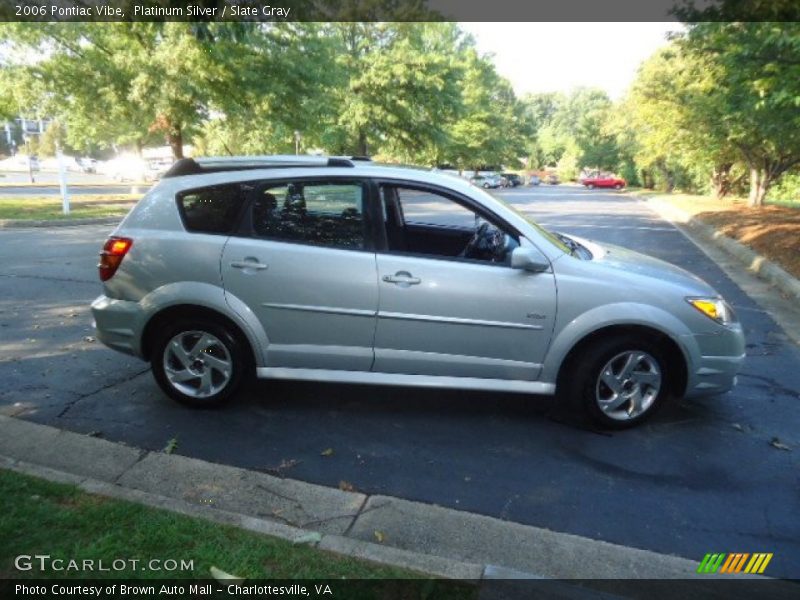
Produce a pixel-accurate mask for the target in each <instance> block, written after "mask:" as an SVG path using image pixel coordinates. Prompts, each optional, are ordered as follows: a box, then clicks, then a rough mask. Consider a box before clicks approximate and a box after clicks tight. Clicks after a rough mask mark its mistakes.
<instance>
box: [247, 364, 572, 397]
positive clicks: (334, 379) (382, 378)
mask: <svg viewBox="0 0 800 600" xmlns="http://www.w3.org/2000/svg"><path fill="white" fill-rule="evenodd" d="M256 376H257V377H258V378H259V379H301V380H303V381H320V382H327V383H364V384H373V385H407V386H412V387H427V388H454V389H463V390H488V391H495V392H516V393H521V394H542V395H547V396H552V395H553V394H555V393H556V386H555V384H554V383H545V382H542V381H522V380H517V379H481V378H478V377H441V376H434V375H405V374H400V373H373V372H370V371H336V370H330V369H293V368H286V367H258V368H257V369H256Z"/></svg>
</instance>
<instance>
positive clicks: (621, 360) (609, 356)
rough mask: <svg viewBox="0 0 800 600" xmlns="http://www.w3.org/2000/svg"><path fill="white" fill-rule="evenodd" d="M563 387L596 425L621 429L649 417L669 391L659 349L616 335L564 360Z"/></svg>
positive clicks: (666, 374) (664, 362) (666, 365)
mask: <svg viewBox="0 0 800 600" xmlns="http://www.w3.org/2000/svg"><path fill="white" fill-rule="evenodd" d="M568 368H569V370H570V371H571V373H570V377H568V378H564V379H565V383H564V384H563V385H564V388H565V389H564V390H563V391H564V392H565V393H566V394H567V395H568V397H569V398H568V399H569V400H571V401H572V404H573V406H574V405H575V404H578V405H579V408H580V409H582V410H583V412H584V414H586V415H587V416H588V417H589V418H590V419H591V420H592V421H593V422H594V423H595V424H596V425H599V426H601V427H604V428H608V429H625V428H627V427H632V426H634V425H636V424H638V423H640V422H642V421H644V420H645V419H647V418H649V417H650V416H651V415H652V414H653V413H654V412H655V411H656V410H657V409H658V408H659V406H661V404H662V403H663V401H664V399H665V398H666V397H667V396H668V395H669V385H668V381H669V379H668V378H669V376H670V372H669V367H668V362H667V360H666V358H665V355H664V352H663V351H662V349H661V348H660V347H659V346H658V345H656V344H653V343H651V342H650V341H648V340H646V339H643V338H642V339H640V338H638V337H635V336H620V337H615V338H611V339H607V340H600V341H598V342H595V343H593V344H591V345H590V346H588V347H587V348H585V349H584V350H583V351H582V352H581V353H580V354H579V355H578V356H576V357H575V358H574V360H573V361H571V364H570V365H569V367H568Z"/></svg>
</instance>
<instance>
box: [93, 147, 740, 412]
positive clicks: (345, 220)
mask: <svg viewBox="0 0 800 600" xmlns="http://www.w3.org/2000/svg"><path fill="white" fill-rule="evenodd" d="M447 219H452V220H451V221H447ZM99 276H100V279H101V280H102V283H103V294H102V295H101V296H100V297H98V298H97V299H96V300H95V301H94V302H93V303H92V314H93V316H94V320H95V323H96V328H97V337H98V339H99V340H100V341H101V342H103V343H104V344H106V345H107V346H109V347H111V348H113V349H115V350H119V351H121V352H124V353H127V354H132V355H135V356H138V357H140V358H142V359H144V360H147V361H149V362H150V364H151V368H152V371H153V374H154V376H155V380H156V381H157V382H158V385H159V386H161V389H162V390H163V391H164V392H165V393H166V394H167V395H168V396H170V397H172V398H173V399H175V400H177V401H179V402H182V403H184V404H187V405H190V406H193V407H201V408H202V407H209V406H214V405H218V404H220V403H222V402H223V401H226V400H229V399H231V398H232V397H233V396H235V394H236V392H237V391H238V390H239V389H240V387H241V386H242V384H243V382H244V381H245V380H246V379H248V378H249V377H251V376H253V375H255V376H256V377H259V378H262V379H299V380H310V381H328V382H349V383H373V384H389V385H407V386H424V387H440V388H464V389H476V390H493V391H505V392H518V393H525V394H545V395H552V394H557V395H558V400H559V402H562V403H564V406H568V407H573V408H576V409H581V410H582V411H584V412H585V414H587V415H589V416H590V417H591V418H592V419H593V420H594V421H595V422H596V423H597V424H599V425H601V426H604V427H610V428H622V427H628V426H631V425H634V424H636V423H639V422H641V421H642V420H643V419H645V418H647V417H649V416H650V415H651V414H653V412H654V411H655V410H656V408H657V407H658V406H659V405H661V404H662V403H663V402H664V401H665V400H666V399H667V398H668V397H669V396H686V397H697V396H703V395H709V394H719V393H722V392H725V391H727V390H728V389H730V388H731V387H732V386H733V385H734V384H735V382H736V377H735V376H736V373H737V371H738V369H739V366H740V365H741V363H742V361H743V359H744V354H745V346H744V344H745V342H744V336H743V333H742V326H741V325H740V324H739V322H738V320H737V318H736V315H735V314H734V312H733V310H732V309H731V307H730V306H729V305H728V304H727V303H726V302H725V300H724V299H723V298H722V297H721V296H720V295H719V293H718V292H716V291H715V290H714V289H713V288H712V287H711V286H709V285H708V284H707V283H705V282H703V281H702V280H700V279H699V278H698V277H695V276H694V275H692V274H690V273H688V272H686V271H683V270H681V269H679V268H677V267H674V266H672V265H670V264H668V263H665V262H662V261H660V260H657V259H654V258H650V257H648V256H645V255H642V254H637V253H636V252H632V251H630V250H625V249H623V248H619V247H616V246H610V245H604V244H599V243H595V242H592V241H589V240H584V239H581V238H578V237H575V236H567V235H564V234H559V233H552V232H549V231H547V230H545V229H543V228H542V227H541V226H539V225H537V224H536V223H535V222H534V221H532V220H531V219H530V218H529V217H527V216H526V215H524V214H523V213H521V212H518V211H517V210H516V209H515V208H514V207H512V206H511V205H509V204H507V203H505V202H504V201H502V200H501V199H499V198H495V197H494V196H493V195H491V194H488V193H486V192H485V191H483V190H482V189H480V188H478V187H476V186H474V185H470V184H469V182H467V181H466V180H460V179H458V178H455V177H449V176H446V175H441V174H438V173H435V172H431V171H426V170H421V169H420V170H416V169H409V168H398V167H387V166H378V165H374V164H371V163H365V162H356V161H352V160H349V159H346V158H325V157H294V156H291V157H255V158H247V157H243V158H225V159H204V160H192V159H182V160H179V161H178V162H176V163H175V165H174V166H173V167H172V169H170V171H168V172H167V173H166V174H165V175H164V177H163V178H162V179H161V181H160V182H159V183H158V184H156V185H155V186H154V187H153V188H152V189H151V190H150V191H149V192H148V193H147V194H146V195H145V196H144V198H143V199H142V200H140V201H139V202H138V203H137V204H136V205H135V206H134V207H133V208H132V209H131V211H130V213H129V214H128V215H127V216H126V217H125V219H123V221H122V222H121V223H120V224H119V226H118V227H117V228H116V230H115V231H114V232H113V233H112V235H111V237H109V238H108V239H107V240H106V241H105V243H104V244H103V247H102V252H101V255H100V264H99ZM266 393H268V392H266Z"/></svg>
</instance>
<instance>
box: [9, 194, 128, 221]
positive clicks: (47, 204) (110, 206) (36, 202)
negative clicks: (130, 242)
mask: <svg viewBox="0 0 800 600" xmlns="http://www.w3.org/2000/svg"><path fill="white" fill-rule="evenodd" d="M139 198H141V196H140V195H136V194H113V195H108V196H105V195H102V196H101V195H92V194H84V195H75V196H72V197H71V198H70V214H69V216H68V217H67V216H65V215H64V213H63V212H62V210H61V198H60V197H58V196H0V219H40V220H50V219H88V218H95V217H117V216H119V217H121V216H124V215H125V214H126V213H127V212H128V211H129V210H130V208H131V206H133V205H134V204H135V203H136V201H137V200H139Z"/></svg>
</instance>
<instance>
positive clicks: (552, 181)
mask: <svg viewBox="0 0 800 600" xmlns="http://www.w3.org/2000/svg"><path fill="white" fill-rule="evenodd" d="M545 181H546V182H547V183H548V184H549V185H558V184H559V183H561V181H559V179H558V175H556V174H555V173H551V174H550V175H548V176H547V178H546V179H545Z"/></svg>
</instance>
